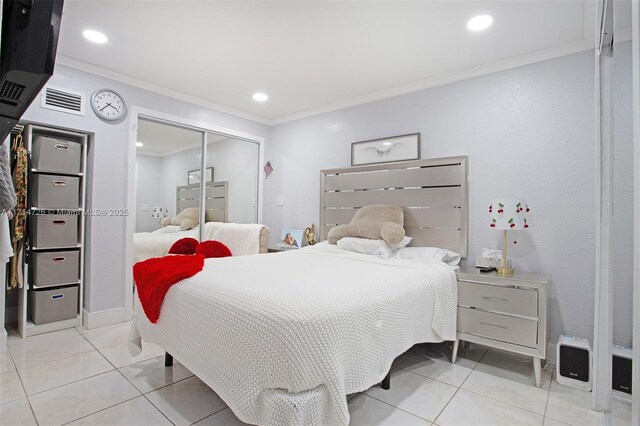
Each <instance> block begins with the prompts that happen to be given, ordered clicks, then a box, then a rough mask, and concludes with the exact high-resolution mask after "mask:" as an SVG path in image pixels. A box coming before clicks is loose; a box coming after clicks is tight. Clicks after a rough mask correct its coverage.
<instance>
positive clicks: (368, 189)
mask: <svg viewBox="0 0 640 426" xmlns="http://www.w3.org/2000/svg"><path fill="white" fill-rule="evenodd" d="M467 163H468V158H467V157H447V158H436V159H431V160H416V161H403V162H398V163H386V164H377V165H369V166H356V167H348V168H344V169H328V170H322V171H321V172H320V240H326V238H327V233H328V232H329V230H330V229H331V228H332V227H333V226H335V225H342V224H345V223H349V221H350V220H351V218H352V217H353V215H354V214H355V212H356V210H357V209H358V208H360V207H362V206H366V205H369V204H389V205H395V206H401V207H403V208H404V228H405V230H406V233H407V235H408V236H410V237H413V240H412V241H411V244H410V245H411V246H422V247H441V248H446V249H449V250H453V251H455V252H456V253H460V254H461V255H462V256H463V257H466V256H467V222H468V221H467V218H468V206H469V192H468V188H467V176H468V169H467Z"/></svg>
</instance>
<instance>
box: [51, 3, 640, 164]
mask: <svg viewBox="0 0 640 426" xmlns="http://www.w3.org/2000/svg"><path fill="white" fill-rule="evenodd" d="M590 12H591V10H590V8H588V6H587V5H585V15H586V16H585V21H590V20H591V19H590V18H589V17H588V16H589V15H591V13H590ZM589 28H590V26H588V25H586V24H585V38H583V39H581V40H576V41H573V42H570V43H565V44H562V45H558V46H554V47H550V48H547V49H542V50H538V51H534V52H530V53H527V54H524V55H519V56H514V57H511V58H506V59H503V60H499V61H494V62H489V63H486V64H481V65H477V66H474V67H470V68H466V69H463V70H459V71H455V72H450V73H445V74H440V75H436V76H433V77H429V78H427V79H423V80H419V81H416V82H413V83H409V84H405V85H401V86H396V87H392V88H389V89H384V90H380V91H376V92H373V93H369V94H366V95H362V96H356V97H353V98H349V99H344V100H341V101H338V102H333V103H330V104H327V105H322V106H319V107H315V108H310V109H306V110H302V111H299V112H296V113H293V114H287V115H283V116H280V117H276V118H273V119H268V118H265V117H260V116H256V115H253V114H250V113H246V112H244V111H239V110H236V109H233V108H230V107H227V106H224V105H220V104H217V103H215V102H211V101H207V100H205V99H201V98H198V97H196V96H192V95H187V94H185V93H182V92H179V91H176V90H173V89H168V88H165V87H162V86H159V85H156V84H153V83H149V82H146V81H143V80H139V79H136V78H133V77H130V76H127V75H124V74H120V73H118V72H115V71H110V70H108V69H105V68H102V67H98V66H95V65H91V64H89V63H86V62H83V61H79V60H77V59H73V58H70V57H68V56H64V55H58V56H57V61H58V63H60V64H63V65H66V66H68V67H71V68H75V69H78V70H81V71H86V72H89V73H91V74H95V75H99V76H102V77H106V78H111V79H113V80H116V81H119V82H122V83H125V84H129V85H131V86H135V87H139V88H141V89H145V90H149V91H152V92H156V93H159V94H162V95H165V96H169V97H172V98H175V99H180V100H183V101H185V102H189V103H193V104H196V105H200V106H203V107H206V108H210V109H213V110H217V111H221V112H224V113H227V114H231V115H235V116H237V117H241V118H245V119H247V120H252V121H255V122H258V123H261V124H265V125H267V126H275V125H278V124H284V123H288V122H290V121H295V120H300V119H302V118H307V117H311V116H314V115H318V114H323V113H327V112H331V111H336V110H339V109H344V108H349V107H353V106H356V105H361V104H366V103H369V102H375V101H379V100H382V99H387V98H392V97H395V96H399V95H404V94H407V93H412V92H417V91H420V90H425V89H429V88H433V87H438V86H443V85H446V84H450V83H454V82H457V81H462V80H467V79H470V78H475V77H480V76H483V75H487V74H492V73H496V72H500V71H505V70H509V69H513V68H517V67H520V66H524V65H530V64H533V63H536V62H542V61H546V60H549V59H554V58H559V57H562V56H567V55H571V54H574V53H579V52H583V51H585V50H590V49H593V47H594V40H591V37H589V34H588V31H589ZM630 39H631V28H623V29H620V30H617V31H616V35H615V42H616V43H621V42H624V41H627V40H630ZM589 40H591V41H589ZM145 155H149V154H145Z"/></svg>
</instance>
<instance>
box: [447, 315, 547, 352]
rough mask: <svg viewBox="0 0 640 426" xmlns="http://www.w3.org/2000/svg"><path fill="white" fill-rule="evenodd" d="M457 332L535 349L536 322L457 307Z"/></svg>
mask: <svg viewBox="0 0 640 426" xmlns="http://www.w3.org/2000/svg"><path fill="white" fill-rule="evenodd" d="M458 331H459V332H462V333H468V334H474V335H476V336H482V337H487V338H489V339H495V340H500V341H502V342H508V343H513V344H516V345H522V346H528V347H535V346H536V344H537V335H538V322H537V321H533V320H527V319H523V318H515V317H510V316H507V315H500V314H494V313H491V312H483V311H478V310H476V309H469V308H462V307H458Z"/></svg>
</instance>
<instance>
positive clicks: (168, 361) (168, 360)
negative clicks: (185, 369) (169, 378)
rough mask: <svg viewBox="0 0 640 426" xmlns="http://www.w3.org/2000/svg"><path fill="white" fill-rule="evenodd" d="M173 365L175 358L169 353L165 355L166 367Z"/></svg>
mask: <svg viewBox="0 0 640 426" xmlns="http://www.w3.org/2000/svg"><path fill="white" fill-rule="evenodd" d="M172 365H173V357H172V356H171V354H170V353H169V352H165V353H164V366H165V367H171V366H172Z"/></svg>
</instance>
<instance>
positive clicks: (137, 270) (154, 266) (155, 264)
mask: <svg viewBox="0 0 640 426" xmlns="http://www.w3.org/2000/svg"><path fill="white" fill-rule="evenodd" d="M203 267H204V256H203V255H201V254H196V255H188V256H166V257H154V258H152V259H147V260H144V261H142V262H138V263H136V264H135V265H133V279H134V280H135V283H136V287H137V289H138V297H139V298H140V304H141V305H142V309H144V313H145V314H147V318H149V321H151V322H152V323H154V324H155V323H156V322H158V317H159V316H160V308H161V307H162V301H163V300H164V296H165V294H167V291H169V288H170V287H171V286H172V285H174V284H176V283H178V282H180V281H182V280H184V279H185V278H189V277H191V276H193V275H195V274H197V273H198V272H200V271H202V268H203Z"/></svg>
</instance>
